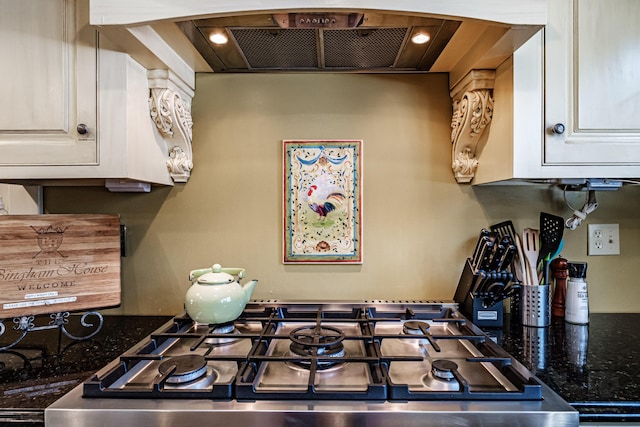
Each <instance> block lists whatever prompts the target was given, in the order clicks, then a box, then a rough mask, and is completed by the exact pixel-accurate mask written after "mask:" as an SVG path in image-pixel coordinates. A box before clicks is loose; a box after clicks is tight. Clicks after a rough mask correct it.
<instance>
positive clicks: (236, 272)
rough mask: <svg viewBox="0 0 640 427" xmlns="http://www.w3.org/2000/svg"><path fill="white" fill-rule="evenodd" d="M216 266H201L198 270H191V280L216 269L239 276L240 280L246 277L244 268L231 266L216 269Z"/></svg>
mask: <svg viewBox="0 0 640 427" xmlns="http://www.w3.org/2000/svg"><path fill="white" fill-rule="evenodd" d="M214 267H215V266H214ZM214 267H209V268H200V269H198V270H191V272H190V273H189V281H190V282H193V281H194V280H196V279H197V278H198V277H200V276H202V275H203V274H205V273H211V272H213V271H215V270H217V271H221V272H223V273H227V274H231V275H232V276H237V277H238V280H240V279H242V278H243V277H244V273H245V270H244V268H233V267H231V268H220V269H215V268H214ZM218 267H220V266H219V265H218Z"/></svg>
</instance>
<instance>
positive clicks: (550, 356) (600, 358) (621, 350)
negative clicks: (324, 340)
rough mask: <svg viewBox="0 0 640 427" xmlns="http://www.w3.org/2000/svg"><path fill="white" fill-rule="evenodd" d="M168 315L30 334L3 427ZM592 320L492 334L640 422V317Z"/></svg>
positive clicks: (0, 408)
mask: <svg viewBox="0 0 640 427" xmlns="http://www.w3.org/2000/svg"><path fill="white" fill-rule="evenodd" d="M170 318H171V317H168V316H104V325H103V328H102V330H101V331H100V332H99V333H98V334H97V335H96V336H94V337H92V338H90V339H88V340H85V341H74V340H72V339H70V338H68V337H67V336H65V335H64V334H62V333H61V332H60V330H58V329H51V330H43V331H34V332H30V333H29V334H27V336H26V337H25V338H24V339H23V340H22V341H21V342H20V343H19V344H18V345H17V346H16V347H14V348H12V349H10V350H7V351H4V352H0V393H1V394H2V398H1V399H0V425H1V424H3V422H4V421H9V420H10V421H12V424H11V425H12V426H32V427H33V426H40V425H43V423H44V421H43V420H44V415H43V412H44V411H43V410H44V408H46V407H47V406H49V405H50V404H51V403H53V402H54V401H55V400H57V399H58V398H59V397H61V396H62V395H63V394H65V393H67V392H68V391H69V390H71V389H72V388H74V387H75V386H76V385H78V384H79V383H81V382H82V381H84V380H85V379H87V378H89V377H90V376H91V375H92V374H93V373H95V372H96V371H98V370H99V369H101V368H102V367H104V366H105V365H106V364H107V363H109V362H111V361H112V360H114V359H116V358H117V357H118V356H120V355H121V354H122V353H123V352H124V351H126V350H127V349H129V348H131V347H132V346H133V345H134V344H136V343H138V342H139V341H140V340H142V339H143V338H144V337H145V336H147V335H148V334H150V333H151V332H153V331H154V330H155V329H157V328H158V327H159V326H161V325H162V324H164V323H165V322H167V321H168V320H169V319H170ZM36 320H38V319H36ZM46 320H47V319H46V318H45V319H44V321H45V324H46ZM89 320H90V319H89ZM590 321H591V322H590V324H589V325H588V326H582V327H580V326H576V325H570V324H566V323H565V322H564V321H562V320H561V319H554V320H553V323H552V325H551V327H548V328H531V327H524V326H521V325H519V324H518V323H517V322H514V321H511V320H510V319H509V318H508V317H507V319H506V322H505V326H504V327H503V328H502V329H501V330H487V331H488V332H489V334H490V335H492V336H494V337H495V339H496V340H497V341H498V343H499V344H500V345H501V346H503V348H504V349H505V350H506V351H507V352H509V353H510V354H512V355H513V356H514V357H516V358H517V359H518V360H520V361H521V362H522V363H523V364H524V365H525V366H527V368H529V369H531V371H532V372H534V373H535V374H536V376H538V378H540V379H541V380H542V381H544V382H545V383H546V384H547V385H549V386H550V387H551V388H552V389H553V390H555V391H556V392H557V393H558V394H559V395H560V396H562V397H563V398H564V399H565V400H566V401H568V402H569V403H571V404H572V405H574V406H575V407H576V409H578V411H579V412H580V417H581V421H583V422H587V421H601V422H605V421H606V422H612V421H636V422H637V421H640V342H639V340H638V338H640V328H638V325H639V324H640V314H591V319H590ZM40 322H42V319H40ZM4 323H5V324H4V327H5V329H6V331H5V334H3V335H0V347H2V346H4V345H7V344H8V343H9V342H12V338H11V334H12V333H13V334H15V332H14V331H12V329H13V324H11V321H7V320H5V322H4ZM74 324H76V325H75V326H74ZM67 328H68V329H69V331H71V332H72V333H74V334H76V335H79V336H80V335H83V333H84V332H82V331H83V330H86V328H83V327H81V326H80V325H79V316H72V318H71V319H70V321H69V325H68V326H67ZM0 329H1V327H0Z"/></svg>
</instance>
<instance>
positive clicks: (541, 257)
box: [538, 212, 564, 285]
mask: <svg viewBox="0 0 640 427" xmlns="http://www.w3.org/2000/svg"><path fill="white" fill-rule="evenodd" d="M563 233H564V219H562V218H561V217H559V216H555V215H551V214H548V213H545V212H540V252H539V254H538V264H540V262H544V264H543V266H542V272H543V280H544V282H543V283H542V284H543V285H546V284H548V283H549V261H550V259H549V257H550V256H551V254H554V253H555V252H556V251H557V250H558V247H559V246H560V242H561V241H562V234H563Z"/></svg>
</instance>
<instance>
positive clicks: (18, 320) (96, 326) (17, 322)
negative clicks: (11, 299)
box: [0, 311, 104, 351]
mask: <svg viewBox="0 0 640 427" xmlns="http://www.w3.org/2000/svg"><path fill="white" fill-rule="evenodd" d="M69 316H70V315H69V312H68V311H66V312H59V313H51V314H50V315H49V319H50V320H49V323H48V324H46V325H40V326H36V324H35V316H20V317H14V318H13V324H14V325H13V329H14V330H16V331H20V335H19V336H18V337H17V338H16V339H15V340H14V341H13V342H12V343H11V344H8V345H5V346H3V347H0V351H5V350H8V349H10V348H12V347H15V346H16V345H17V344H18V343H20V341H22V339H23V338H24V337H25V336H27V334H28V333H29V332H35V331H44V330H49V329H56V328H58V329H60V330H61V331H62V332H63V333H64V334H65V335H66V336H67V337H69V338H71V339H72V340H76V341H84V340H87V339H89V338H91V337H93V336H95V335H96V334H97V333H98V332H100V330H101V329H102V325H103V324H104V318H103V317H102V314H100V313H99V312H97V311H88V312H86V313H84V314H83V315H82V316H80V325H81V326H82V327H84V328H88V329H89V330H88V331H87V332H88V335H83V336H76V335H74V334H72V333H71V332H69V331H68V330H67V328H66V325H67V324H68V323H69ZM91 316H95V317H96V319H97V323H91V322H89V321H87V318H89V317H91ZM5 320H6V319H0V337H1V336H2V335H4V333H5V332H6V331H7V327H6V326H5V324H4V322H5Z"/></svg>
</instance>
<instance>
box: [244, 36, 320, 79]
mask: <svg viewBox="0 0 640 427" xmlns="http://www.w3.org/2000/svg"><path fill="white" fill-rule="evenodd" d="M231 34H232V35H233V37H234V38H235V40H236V43H238V46H239V47H240V50H242V52H243V53H244V57H245V59H246V61H247V63H248V65H249V68H252V69H254V70H255V69H271V70H276V69H305V68H318V54H317V52H316V44H317V36H316V30H312V29H305V30H286V31H283V30H279V29H255V28H249V29H246V28H243V29H231Z"/></svg>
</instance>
